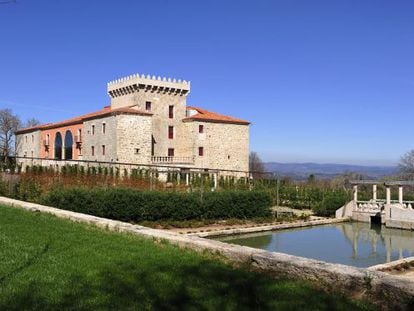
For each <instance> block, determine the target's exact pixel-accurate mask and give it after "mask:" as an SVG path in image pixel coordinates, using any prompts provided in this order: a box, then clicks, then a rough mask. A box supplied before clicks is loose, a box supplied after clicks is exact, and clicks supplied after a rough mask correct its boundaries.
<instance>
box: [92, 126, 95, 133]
mask: <svg viewBox="0 0 414 311" xmlns="http://www.w3.org/2000/svg"><path fill="white" fill-rule="evenodd" d="M92 135H95V125H92Z"/></svg>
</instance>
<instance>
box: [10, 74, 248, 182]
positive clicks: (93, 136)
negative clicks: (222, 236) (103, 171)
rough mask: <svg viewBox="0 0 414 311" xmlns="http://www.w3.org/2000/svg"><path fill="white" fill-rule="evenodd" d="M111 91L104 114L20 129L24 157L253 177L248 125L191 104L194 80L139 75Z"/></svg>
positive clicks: (110, 86) (115, 83) (114, 84)
mask: <svg viewBox="0 0 414 311" xmlns="http://www.w3.org/2000/svg"><path fill="white" fill-rule="evenodd" d="M107 92H108V95H109V97H110V100H111V103H110V106H107V107H105V108H104V109H103V110H100V111H97V112H94V113H90V114H87V115H84V116H80V117H76V118H72V119H69V120H66V121H63V122H59V123H55V124H45V125H41V126H38V127H34V128H31V129H24V130H21V131H18V132H17V134H16V136H17V141H18V142H19V144H20V142H21V141H23V143H22V144H21V146H18V147H19V148H18V153H17V155H18V156H23V155H26V156H28V157H30V156H33V157H41V158H45V159H58V160H87V161H98V162H123V163H133V164H142V165H149V164H151V165H155V166H156V165H160V166H179V167H182V168H185V169H188V168H194V169H196V168H197V169H203V170H215V171H224V170H227V171H238V172H242V173H241V175H240V176H246V173H247V171H248V169H249V168H248V158H249V122H247V121H243V120H240V119H236V118H233V117H228V116H223V115H220V114H217V113H213V112H209V111H206V110H203V109H200V108H194V107H188V106H187V95H188V94H189V93H190V82H187V81H181V80H178V81H177V80H175V79H166V78H159V77H158V78H156V77H149V76H140V75H133V76H129V77H126V78H122V79H119V80H115V81H112V82H110V83H108V89H107ZM31 135H33V136H34V137H35V138H34V141H33V142H30V139H31V137H32V136H31ZM26 136H28V137H29V138H28V140H29V142H26ZM42 141H47V142H48V143H47V144H42ZM68 144H71V147H70V146H68ZM35 145H36V148H35ZM32 150H33V155H32V153H31V151H32Z"/></svg>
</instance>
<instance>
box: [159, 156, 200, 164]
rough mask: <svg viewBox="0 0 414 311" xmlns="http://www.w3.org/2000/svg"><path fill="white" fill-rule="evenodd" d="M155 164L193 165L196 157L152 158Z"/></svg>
mask: <svg viewBox="0 0 414 311" xmlns="http://www.w3.org/2000/svg"><path fill="white" fill-rule="evenodd" d="M151 162H152V163H154V164H193V163H194V157H160V156H157V157H151Z"/></svg>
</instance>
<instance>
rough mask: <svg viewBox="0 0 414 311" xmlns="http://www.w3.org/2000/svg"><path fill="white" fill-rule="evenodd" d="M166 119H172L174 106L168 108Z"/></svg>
mask: <svg viewBox="0 0 414 311" xmlns="http://www.w3.org/2000/svg"><path fill="white" fill-rule="evenodd" d="M168 117H169V118H170V119H174V106H172V105H170V106H168Z"/></svg>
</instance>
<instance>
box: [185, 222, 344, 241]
mask: <svg viewBox="0 0 414 311" xmlns="http://www.w3.org/2000/svg"><path fill="white" fill-rule="evenodd" d="M349 220H350V219H349V218H330V219H319V220H309V221H297V222H289V223H282V224H272V225H266V226H256V227H244V228H230V229H224V230H215V231H204V232H194V233H187V235H188V236H198V237H201V238H206V237H219V236H226V235H239V234H246V233H257V232H265V231H274V230H282V229H294V228H302V227H312V226H319V225H329V224H336V223H340V222H346V221H349Z"/></svg>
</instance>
